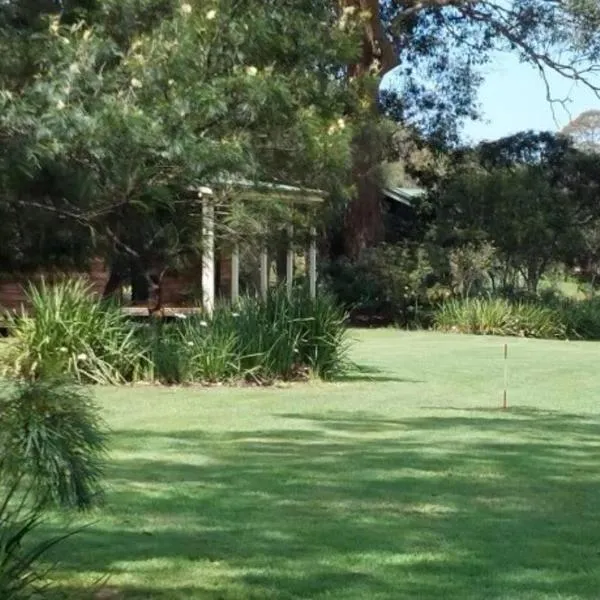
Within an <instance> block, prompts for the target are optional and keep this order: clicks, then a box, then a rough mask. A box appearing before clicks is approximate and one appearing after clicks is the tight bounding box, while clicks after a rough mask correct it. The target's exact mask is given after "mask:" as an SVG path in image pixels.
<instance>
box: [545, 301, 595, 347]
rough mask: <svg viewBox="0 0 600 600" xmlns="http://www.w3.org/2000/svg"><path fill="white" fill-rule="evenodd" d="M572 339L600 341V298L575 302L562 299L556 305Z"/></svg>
mask: <svg viewBox="0 0 600 600" xmlns="http://www.w3.org/2000/svg"><path fill="white" fill-rule="evenodd" d="M556 309H557V310H558V311H559V312H560V314H561V317H562V320H563V322H564V323H565V326H566V328H567V332H568V333H569V336H570V337H574V338H580V339H584V340H600V298H589V299H586V300H574V299H568V298H562V299H560V300H559V301H558V302H557V303H556Z"/></svg>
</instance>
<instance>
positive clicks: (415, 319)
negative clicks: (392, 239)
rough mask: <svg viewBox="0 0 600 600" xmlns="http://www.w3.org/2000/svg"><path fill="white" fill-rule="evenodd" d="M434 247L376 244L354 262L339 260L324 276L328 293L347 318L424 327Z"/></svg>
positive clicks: (426, 319) (432, 270) (427, 308)
mask: <svg viewBox="0 0 600 600" xmlns="http://www.w3.org/2000/svg"><path fill="white" fill-rule="evenodd" d="M433 255H434V248H433V247H430V246H428V245H425V244H414V243H404V244H381V245H380V246H377V247H375V248H369V249H368V250H365V251H364V252H363V253H362V255H361V256H360V258H359V260H357V261H355V262H350V261H348V260H347V259H340V260H339V261H336V262H335V263H332V264H330V265H329V266H328V267H327V268H326V269H325V272H324V275H325V281H326V284H327V286H328V289H329V290H330V291H331V293H332V294H333V295H334V297H335V298H336V300H337V301H338V302H339V303H340V304H342V305H343V306H344V307H345V308H346V309H347V310H348V311H350V312H351V314H352V316H354V315H356V316H358V317H362V316H363V315H373V316H377V317H379V318H378V319H374V321H375V320H379V321H381V322H384V323H387V322H390V321H395V322H397V323H401V324H403V325H417V326H422V325H424V324H425V325H426V324H427V323H428V322H429V316H428V312H429V308H430V299H429V298H430V291H431V290H432V289H433V288H434V283H435V279H436V276H435V274H434V271H435V269H434V266H433V264H432V263H433V262H435V260H434V259H435V256H433Z"/></svg>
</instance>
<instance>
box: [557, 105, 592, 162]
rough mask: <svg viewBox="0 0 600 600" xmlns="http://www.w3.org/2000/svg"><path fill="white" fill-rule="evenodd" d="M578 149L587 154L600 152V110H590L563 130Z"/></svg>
mask: <svg viewBox="0 0 600 600" xmlns="http://www.w3.org/2000/svg"><path fill="white" fill-rule="evenodd" d="M562 133H563V135H565V136H567V137H569V138H571V139H572V140H573V143H574V144H575V146H577V148H579V149H580V150H583V151H585V152H600V110H588V111H585V112H583V113H581V114H580V115H579V116H578V117H577V118H575V119H573V120H572V121H571V122H570V123H569V124H568V125H567V126H566V127H565V128H563V130H562Z"/></svg>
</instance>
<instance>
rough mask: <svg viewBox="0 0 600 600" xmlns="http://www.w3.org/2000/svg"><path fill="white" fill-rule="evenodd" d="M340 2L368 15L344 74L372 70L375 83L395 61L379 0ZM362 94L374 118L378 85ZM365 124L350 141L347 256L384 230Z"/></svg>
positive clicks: (372, 142)
mask: <svg viewBox="0 0 600 600" xmlns="http://www.w3.org/2000/svg"><path fill="white" fill-rule="evenodd" d="M341 6H342V8H344V7H350V6H353V7H355V10H356V11H357V12H361V13H363V14H364V13H365V12H368V13H370V15H371V16H370V18H369V19H368V20H366V21H365V23H364V34H363V40H362V51H361V58H360V61H359V62H357V63H356V64H353V65H350V67H349V69H348V75H349V77H364V76H366V75H368V74H369V73H371V74H373V73H374V72H376V73H377V76H378V81H377V83H379V81H380V79H381V77H383V75H385V73H387V72H388V71H390V70H392V69H393V68H394V67H395V66H396V65H397V57H396V53H395V51H394V48H393V46H392V44H391V43H390V41H389V40H388V38H387V36H386V34H385V30H384V27H383V24H382V22H381V16H380V8H379V0H341ZM365 94H366V96H367V100H368V102H370V104H371V112H372V115H373V119H374V120H376V119H377V117H378V114H377V112H378V97H379V86H378V85H376V86H373V87H372V88H371V89H366V90H365ZM369 126H370V124H369V123H368V122H367V123H366V124H365V125H364V127H365V131H361V132H359V134H358V135H357V137H356V139H355V142H354V152H353V156H354V159H353V160H354V165H353V173H354V183H355V196H354V198H353V199H352V201H351V202H350V204H349V206H348V210H347V213H346V218H345V222H344V248H345V252H346V254H347V255H348V256H349V257H351V258H356V257H357V256H358V255H359V254H360V251H361V250H362V249H363V248H366V247H368V246H372V245H374V244H376V243H378V242H380V241H382V240H383V239H384V233H385V229H384V224H383V214H382V210H381V202H380V191H379V188H378V182H377V181H376V180H375V179H374V178H373V177H372V173H373V170H374V167H376V166H377V164H378V163H379V161H380V155H379V152H378V150H379V148H378V147H377V140H376V139H373V136H372V135H369V131H368V128H369Z"/></svg>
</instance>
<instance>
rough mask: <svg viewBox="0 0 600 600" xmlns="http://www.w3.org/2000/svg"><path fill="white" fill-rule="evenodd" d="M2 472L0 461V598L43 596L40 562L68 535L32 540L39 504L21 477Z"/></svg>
mask: <svg viewBox="0 0 600 600" xmlns="http://www.w3.org/2000/svg"><path fill="white" fill-rule="evenodd" d="M3 473H4V462H3V463H0V598H2V600H33V599H37V598H43V597H45V594H44V593H43V592H44V591H45V590H46V589H47V576H48V568H44V567H42V566H41V564H40V561H41V560H43V558H44V556H45V555H46V553H47V552H48V550H50V549H51V548H53V547H54V546H56V545H57V544H59V543H60V542H62V541H63V540H64V539H66V538H67V537H69V535H71V534H66V535H62V536H57V537H52V538H48V539H46V540H43V541H36V542H33V543H32V542H31V541H30V540H31V538H32V537H34V536H35V535H36V533H37V530H38V529H39V526H40V524H41V522H42V519H43V507H42V506H41V505H40V504H39V503H36V502H35V500H34V499H33V496H32V494H31V490H30V489H29V488H28V487H27V484H25V483H24V482H23V479H22V478H21V477H16V478H9V479H8V480H7V478H6V477H5V476H4V475H3Z"/></svg>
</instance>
